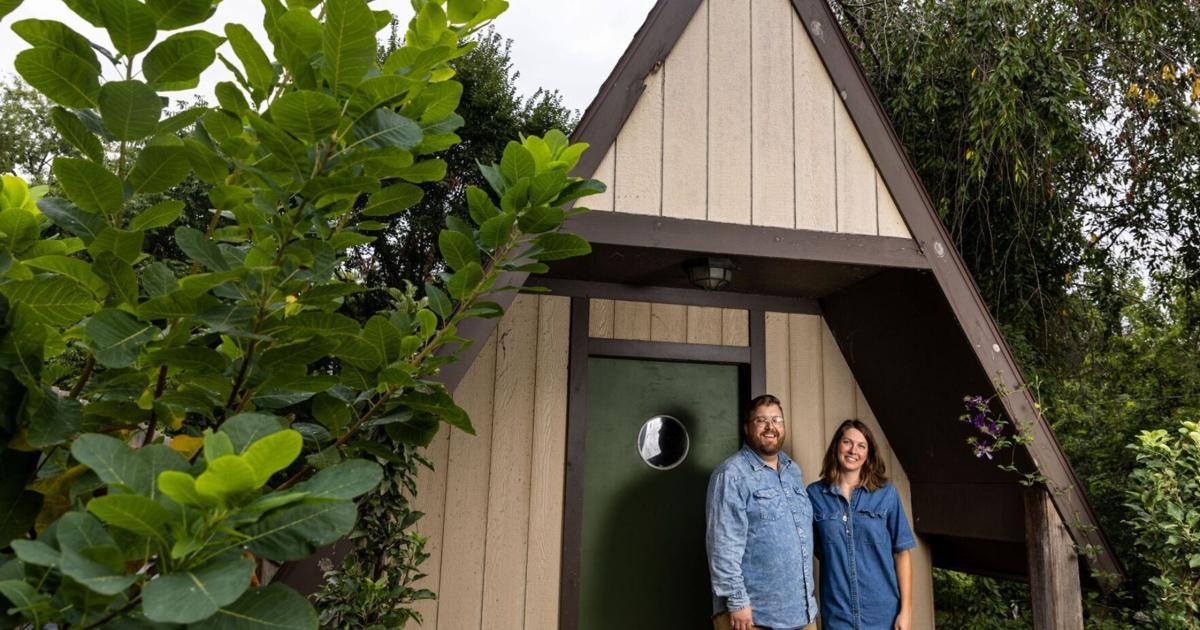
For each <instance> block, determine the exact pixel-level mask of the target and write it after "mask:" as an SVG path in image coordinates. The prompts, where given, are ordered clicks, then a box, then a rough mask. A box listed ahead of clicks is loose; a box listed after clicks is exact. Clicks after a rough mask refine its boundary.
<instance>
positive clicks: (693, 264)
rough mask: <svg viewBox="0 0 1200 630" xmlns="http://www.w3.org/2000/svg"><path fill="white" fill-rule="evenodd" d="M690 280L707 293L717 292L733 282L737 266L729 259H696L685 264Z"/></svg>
mask: <svg viewBox="0 0 1200 630" xmlns="http://www.w3.org/2000/svg"><path fill="white" fill-rule="evenodd" d="M683 266H684V269H686V270H687V274H688V280H691V282H692V284H694V285H696V286H698V287H700V288H701V289H704V290H706V291H716V290H717V289H721V288H724V287H725V285H727V284H729V283H730V282H732V281H733V272H734V270H736V269H737V265H736V264H735V263H734V262H733V261H732V260H730V259H729V258H712V257H710V258H696V259H693V260H689V261H687V262H686V263H684V265H683Z"/></svg>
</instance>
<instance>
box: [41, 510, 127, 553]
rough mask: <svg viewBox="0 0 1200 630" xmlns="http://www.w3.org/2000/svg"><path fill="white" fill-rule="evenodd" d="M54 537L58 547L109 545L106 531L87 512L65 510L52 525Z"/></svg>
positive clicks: (76, 547) (109, 541)
mask: <svg viewBox="0 0 1200 630" xmlns="http://www.w3.org/2000/svg"><path fill="white" fill-rule="evenodd" d="M54 537H55V539H56V540H57V541H58V548H59V549H75V550H77V551H78V550H81V549H83V548H85V547H96V546H100V545H111V544H113V539H112V537H111V536H109V535H108V531H107V530H105V529H104V526H103V525H101V524H100V521H98V520H96V517H94V516H92V515H91V514H88V513H87V512H67V513H66V514H63V515H62V516H61V517H59V519H58V521H57V522H56V524H55V525H54Z"/></svg>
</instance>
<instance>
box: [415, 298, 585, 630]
mask: <svg viewBox="0 0 1200 630" xmlns="http://www.w3.org/2000/svg"><path fill="white" fill-rule="evenodd" d="M569 327H570V299H569V298H565V297H558V296H529V295H523V296H519V297H518V298H517V299H516V301H515V302H514V303H513V305H512V307H511V308H510V309H509V311H508V312H507V313H506V314H505V316H504V318H503V319H502V320H501V321H500V325H499V326H498V327H497V329H496V332H495V333H493V335H492V336H491V337H490V338H489V339H488V341H487V343H486V344H485V345H484V347H483V349H482V351H481V352H480V355H479V357H478V358H477V359H476V360H475V362H474V363H473V364H472V365H471V368H470V370H468V371H467V375H466V377H465V378H464V379H463V381H462V382H461V383H460V384H459V387H458V389H457V390H455V393H454V396H455V400H457V401H458V403H459V404H460V405H461V406H462V407H463V408H464V409H465V410H466V411H467V412H468V413H469V414H470V416H471V422H472V424H473V425H474V427H475V431H476V435H474V436H471V435H467V434H465V433H463V432H461V431H457V430H453V431H451V430H450V429H449V427H444V428H443V429H442V431H441V432H439V434H438V436H437V437H436V438H435V440H434V442H433V444H432V445H431V446H430V448H429V450H428V455H429V456H430V459H431V460H432V462H433V465H434V470H433V471H423V472H422V474H421V475H420V476H419V477H418V479H417V483H418V493H417V497H416V499H415V501H414V504H415V506H416V508H417V509H418V510H421V511H422V512H425V514H426V516H425V518H423V519H421V521H420V522H419V523H418V524H417V531H418V532H420V533H421V534H422V535H425V536H427V537H429V542H428V543H427V546H426V551H428V552H429V554H430V557H429V559H428V560H427V561H426V562H425V564H423V565H422V567H421V568H422V570H423V571H425V572H426V574H427V575H428V577H426V578H425V579H424V580H422V581H421V582H418V584H417V587H418V588H421V587H424V588H429V589H431V590H433V591H434V592H436V593H437V594H438V599H437V600H435V601H429V602H421V603H420V604H418V606H417V610H418V611H420V612H421V613H422V614H423V615H424V617H425V623H424V624H423V625H422V627H424V628H444V629H453V630H459V629H463V628H552V627H554V626H556V625H557V624H558V585H559V567H560V564H561V556H562V551H561V550H562V492H563V466H564V465H565V462H566V425H567V422H566V416H567V354H568V343H569ZM441 602H446V605H445V606H441V605H440V603H441Z"/></svg>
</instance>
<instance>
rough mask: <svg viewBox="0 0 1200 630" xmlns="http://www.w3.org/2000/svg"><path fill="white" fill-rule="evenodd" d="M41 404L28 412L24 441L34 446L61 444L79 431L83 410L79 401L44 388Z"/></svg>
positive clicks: (43, 446)
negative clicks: (27, 425) (27, 426)
mask: <svg viewBox="0 0 1200 630" xmlns="http://www.w3.org/2000/svg"><path fill="white" fill-rule="evenodd" d="M44 394H45V395H44V396H43V397H42V404H41V406H40V407H38V408H37V411H34V412H33V413H32V414H30V418H29V428H28V430H27V435H26V438H25V441H27V442H29V445H30V446H33V447H35V448H46V447H49V446H53V445H55V444H62V443H63V442H66V441H67V440H68V439H70V438H71V436H72V435H75V434H76V433H78V432H79V425H80V423H81V422H82V421H83V411H82V408H81V407H80V405H79V401H78V400H75V399H74V398H67V397H65V396H59V395H58V393H57V392H55V391H54V390H53V389H50V388H48V387H47V388H46V389H45V391H44Z"/></svg>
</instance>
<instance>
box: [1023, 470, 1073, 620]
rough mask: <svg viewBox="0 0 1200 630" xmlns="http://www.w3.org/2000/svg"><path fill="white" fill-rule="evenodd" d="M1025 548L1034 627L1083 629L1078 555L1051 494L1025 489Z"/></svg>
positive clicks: (1036, 489) (1038, 488)
mask: <svg viewBox="0 0 1200 630" xmlns="http://www.w3.org/2000/svg"><path fill="white" fill-rule="evenodd" d="M1025 548H1026V550H1027V553H1028V557H1029V592H1030V599H1031V600H1032V601H1033V627H1034V629H1035V630H1083V600H1082V592H1081V591H1080V586H1079V556H1078V555H1077V554H1076V553H1075V544H1074V542H1073V541H1072V540H1071V535H1070V533H1069V532H1068V531H1067V528H1066V527H1065V526H1064V525H1063V522H1062V519H1061V518H1059V516H1058V511H1057V510H1056V509H1055V508H1054V503H1053V502H1051V500H1050V493H1049V492H1047V491H1046V489H1045V488H1044V487H1041V486H1036V487H1033V488H1030V489H1028V490H1027V491H1026V492H1025Z"/></svg>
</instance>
